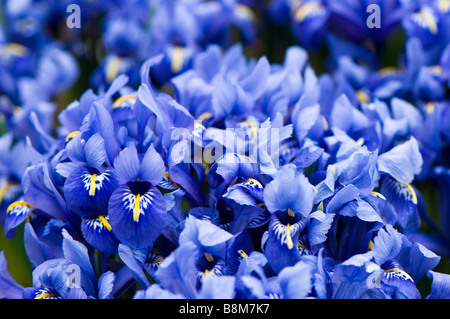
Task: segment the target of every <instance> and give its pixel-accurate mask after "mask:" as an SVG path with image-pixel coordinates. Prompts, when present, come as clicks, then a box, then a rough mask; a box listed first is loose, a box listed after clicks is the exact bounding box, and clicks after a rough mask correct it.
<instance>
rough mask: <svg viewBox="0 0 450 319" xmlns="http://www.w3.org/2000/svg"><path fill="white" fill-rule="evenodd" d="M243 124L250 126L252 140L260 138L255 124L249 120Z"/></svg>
mask: <svg viewBox="0 0 450 319" xmlns="http://www.w3.org/2000/svg"><path fill="white" fill-rule="evenodd" d="M241 123H247V124H248V126H250V131H251V132H252V140H254V139H255V138H256V137H257V136H258V131H257V130H256V127H255V125H253V123H252V122H250V121H248V120H245V121H242V122H241Z"/></svg>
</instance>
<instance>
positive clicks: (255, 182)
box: [245, 178, 263, 188]
mask: <svg viewBox="0 0 450 319" xmlns="http://www.w3.org/2000/svg"><path fill="white" fill-rule="evenodd" d="M245 182H246V183H253V184H256V185H257V186H258V188H263V186H262V184H261V183H260V182H259V181H257V180H256V179H254V178H249V179H247V180H246V181H245Z"/></svg>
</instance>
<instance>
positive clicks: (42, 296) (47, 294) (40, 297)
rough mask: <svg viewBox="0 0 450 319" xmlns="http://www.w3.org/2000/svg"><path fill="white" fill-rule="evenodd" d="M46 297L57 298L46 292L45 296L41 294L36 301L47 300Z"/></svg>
mask: <svg viewBox="0 0 450 319" xmlns="http://www.w3.org/2000/svg"><path fill="white" fill-rule="evenodd" d="M46 297H51V298H54V297H55V296H53V295H52V294H51V293H48V292H44V293H43V294H40V295H39V296H36V298H34V299H43V298H46Z"/></svg>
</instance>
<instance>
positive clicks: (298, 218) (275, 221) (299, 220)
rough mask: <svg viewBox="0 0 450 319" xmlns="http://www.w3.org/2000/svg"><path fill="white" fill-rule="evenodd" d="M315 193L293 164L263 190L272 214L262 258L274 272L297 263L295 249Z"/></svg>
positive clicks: (297, 258)
mask: <svg viewBox="0 0 450 319" xmlns="http://www.w3.org/2000/svg"><path fill="white" fill-rule="evenodd" d="M293 183H294V184H293ZM293 185H296V187H293ZM314 193H315V190H314V187H313V186H312V185H311V184H310V183H309V181H308V179H307V178H306V177H305V176H304V175H303V173H301V172H299V171H297V168H296V167H295V166H294V165H292V164H290V165H285V166H283V167H282V168H281V169H280V170H279V171H278V173H277V174H276V176H275V178H274V179H273V181H271V182H270V183H269V184H267V185H266V186H265V188H264V200H265V204H266V207H267V209H268V211H269V212H270V213H271V214H272V215H271V220H270V224H269V231H268V236H267V241H266V243H265V255H266V256H267V259H268V261H269V263H270V265H271V267H272V269H273V270H274V271H275V272H276V273H279V272H280V271H281V270H282V269H283V268H284V267H285V266H293V265H294V264H295V263H296V262H297V261H299V258H300V253H299V251H298V250H297V247H296V246H297V242H298V238H299V235H300V232H301V231H302V230H303V228H304V227H305V221H306V218H307V217H308V216H309V214H310V213H311V212H312V208H313V202H314ZM280 252H281V253H280Z"/></svg>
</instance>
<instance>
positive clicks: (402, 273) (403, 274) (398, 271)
mask: <svg viewBox="0 0 450 319" xmlns="http://www.w3.org/2000/svg"><path fill="white" fill-rule="evenodd" d="M384 272H396V273H399V274H401V275H402V276H404V277H406V278H407V279H410V280H411V281H414V280H413V279H412V278H411V276H410V275H409V274H408V273H406V272H404V271H403V270H400V269H398V268H392V269H388V270H385V271H384Z"/></svg>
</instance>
